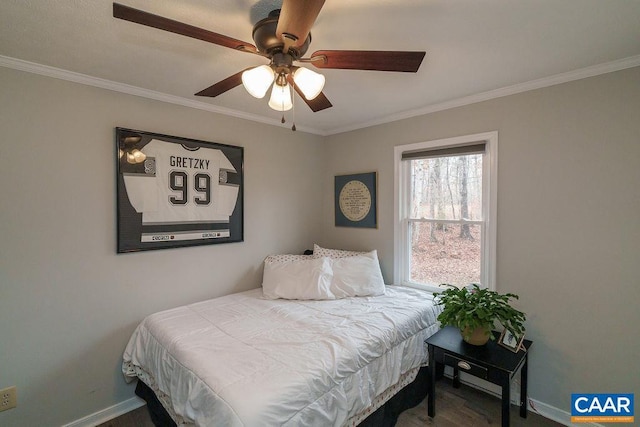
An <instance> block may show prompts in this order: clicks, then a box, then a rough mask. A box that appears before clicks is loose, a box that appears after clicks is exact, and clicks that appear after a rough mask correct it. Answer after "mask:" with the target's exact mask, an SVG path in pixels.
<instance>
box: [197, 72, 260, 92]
mask: <svg viewBox="0 0 640 427" xmlns="http://www.w3.org/2000/svg"><path fill="white" fill-rule="evenodd" d="M250 69H251V68H247V69H246V70H242V71H240V72H238V73H235V74H234V75H232V76H229V77H227V78H226V79H224V80H220V81H219V82H218V83H216V84H214V85H211V86H209V87H208V88H206V89H203V90H201V91H200V92H198V93H196V94H195V95H196V96H210V97H212V98H214V97H216V96H218V95H221V94H223V93H225V92H226V91H228V90H231V89H233V88H234V87H236V86H240V85H241V84H242V73H244V72H245V71H247V70H250Z"/></svg>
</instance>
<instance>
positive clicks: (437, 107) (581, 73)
mask: <svg viewBox="0 0 640 427" xmlns="http://www.w3.org/2000/svg"><path fill="white" fill-rule="evenodd" d="M0 66H2V67H6V68H11V69H14V70H19V71H26V72H28V73H33V74H39V75H43V76H47V77H52V78H55V79H60V80H67V81H70V82H74V83H79V84H83V85H87V86H94V87H98V88H102V89H106V90H112V91H115V92H121V93H125V94H127V95H133V96H140V97H143V98H148V99H153V100H156V101H161V102H167V103H170V104H175V105H180V106H183V107H189V108H195V109H198V110H204V111H209V112H212V113H217V114H222V115H225V116H231V117H236V118H240V119H244V120H250V121H253V122H258V123H263V124H267V125H270V126H276V127H282V125H281V124H280V122H279V121H277V120H273V119H269V118H266V117H263V116H258V115H256V114H249V113H245V112H242V111H237V110H232V109H230V108H224V107H219V106H216V105H212V104H208V103H206V102H200V101H195V100H192V99H188V98H183V97H180V96H175V95H169V94H166V93H162V92H157V91H153V90H149V89H143V88H140V87H137V86H132V85H127V84H124V83H119V82H114V81H111V80H106V79H101V78H98V77H93V76H89V75H86V74H81V73H76V72H74V71H68V70H63V69H60V68H55V67H51V66H48V65H42V64H37V63H35V62H29V61H25V60H22V59H16V58H12V57H8V56H2V55H0ZM637 66H640V55H636V56H630V57H628V58H623V59H619V60H616V61H611V62H606V63H603V64H598V65H592V66H589V67H585V68H581V69H578V70H574V71H569V72H566V73H560V74H556V75H553V76H549V77H544V78H541V79H537V80H532V81H529V82H525V83H519V84H516V85H512V86H506V87H503V88H500V89H495V90H490V91H487V92H482V93H478V94H475V95H470V96H465V97H462V98H457V99H452V100H450V101H445V102H440V103H437V104H431V105H427V106H425V107H421V108H418V109H414V110H408V111H403V112H401V113H397V114H391V115H389V116H385V117H382V118H379V119H375V120H371V121H366V122H361V123H357V124H353V125H349V126H344V127H341V128H335V129H331V130H328V131H322V130H319V129H314V128H310V127H306V126H298V130H300V131H302V132H307V133H311V134H315V135H320V136H330V135H336V134H339V133H344V132H350V131H354V130H358V129H363V128H367V127H372V126H377V125H382V124H386V123H391V122H395V121H398V120H404V119H409V118H412V117H417V116H423V115H426V114H430V113H435V112H438V111H444V110H449V109H451V108H457V107H462V106H465V105H470V104H475V103H478V102H483V101H488V100H491V99H495V98H502V97H504V96H509V95H515V94H518V93H522V92H527V91H530V90H535V89H542V88H545V87H549V86H555V85H558V84H562V83H568V82H571V81H574V80H581V79H585V78H588V77H594V76H598V75H601V74H607V73H612V72H615V71H620V70H624V69H627V68H633V67H637Z"/></svg>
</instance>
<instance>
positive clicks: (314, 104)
mask: <svg viewBox="0 0 640 427" xmlns="http://www.w3.org/2000/svg"><path fill="white" fill-rule="evenodd" d="M287 81H288V82H289V84H290V85H291V86H293V88H294V89H295V90H296V93H297V94H298V95H300V98H302V100H303V101H304V102H305V104H307V105H308V106H309V108H311V111H313V112H314V113H317V112H318V111H321V110H324V109H326V108H330V107H333V104H332V103H331V101H329V100H328V99H327V97H326V96H324V93H322V92H320V93H319V94H318V96H316V97H315V98H313V99H312V100H308V99H307V98H305V97H304V94H303V93H302V91H301V90H300V88H299V87H298V85H296V82H295V81H294V80H293V77H292V75H291V74H287Z"/></svg>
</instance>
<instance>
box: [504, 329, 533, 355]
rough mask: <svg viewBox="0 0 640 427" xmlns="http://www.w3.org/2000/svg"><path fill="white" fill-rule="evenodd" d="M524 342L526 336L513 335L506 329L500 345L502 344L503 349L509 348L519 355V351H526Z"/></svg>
mask: <svg viewBox="0 0 640 427" xmlns="http://www.w3.org/2000/svg"><path fill="white" fill-rule="evenodd" d="M523 340H524V334H522V335H521V336H517V335H514V334H512V333H511V331H510V330H508V329H505V330H504V331H502V334H501V335H500V338H499V339H498V344H500V345H501V346H502V347H505V348H508V349H509V350H511V351H513V352H514V353H517V352H518V351H520V348H522V349H525V347H524V346H523V345H522V341H523ZM525 350H526V349H525Z"/></svg>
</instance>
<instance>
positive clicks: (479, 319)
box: [434, 284, 526, 345]
mask: <svg viewBox="0 0 640 427" xmlns="http://www.w3.org/2000/svg"><path fill="white" fill-rule="evenodd" d="M445 286H448V287H449V288H448V289H446V290H445V291H442V292H437V293H435V294H434V296H435V301H436V304H437V305H443V306H444V309H443V310H442V312H441V313H440V314H439V315H438V321H439V322H440V324H441V325H443V326H444V325H452V326H455V327H457V328H459V329H460V333H461V334H462V338H463V339H464V340H465V341H466V342H468V343H469V344H474V345H484V344H486V342H487V341H488V340H489V339H493V334H492V333H491V330H492V329H493V326H494V323H495V322H496V321H497V322H498V323H500V324H501V325H502V326H503V327H504V328H505V329H508V330H509V331H510V332H511V333H512V334H514V335H515V336H522V334H523V333H524V321H525V319H526V317H525V314H524V313H523V312H521V311H519V310H516V309H515V308H513V307H511V305H509V300H510V299H511V298H513V299H518V295H515V294H511V293H507V294H499V293H498V292H495V291H490V290H489V289H485V288H480V287H479V286H478V285H476V284H473V285H470V286H467V287H464V288H457V287H455V286H452V285H445Z"/></svg>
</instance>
